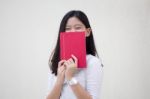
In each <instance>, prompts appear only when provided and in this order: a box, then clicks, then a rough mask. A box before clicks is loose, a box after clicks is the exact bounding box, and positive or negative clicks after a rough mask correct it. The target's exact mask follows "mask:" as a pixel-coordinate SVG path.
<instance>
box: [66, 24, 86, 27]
mask: <svg viewBox="0 0 150 99" xmlns="http://www.w3.org/2000/svg"><path fill="white" fill-rule="evenodd" d="M74 26H83V25H82V24H75V25H74ZM66 27H71V26H70V25H66Z"/></svg>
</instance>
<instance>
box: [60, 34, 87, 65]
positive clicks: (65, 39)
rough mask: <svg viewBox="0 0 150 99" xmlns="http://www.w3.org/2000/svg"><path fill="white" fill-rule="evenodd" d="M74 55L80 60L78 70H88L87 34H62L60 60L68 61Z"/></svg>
mask: <svg viewBox="0 0 150 99" xmlns="http://www.w3.org/2000/svg"><path fill="white" fill-rule="evenodd" d="M71 54H73V55H74V56H75V57H77V59H78V68H86V39H85V32H61V33H60V58H61V60H62V59H65V60H68V59H69V58H72V57H71Z"/></svg>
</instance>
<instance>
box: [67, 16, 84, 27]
mask: <svg viewBox="0 0 150 99" xmlns="http://www.w3.org/2000/svg"><path fill="white" fill-rule="evenodd" d="M73 25H84V24H83V23H82V22H81V21H80V20H79V19H78V18H76V17H71V18H69V19H68V21H67V24H66V26H73Z"/></svg>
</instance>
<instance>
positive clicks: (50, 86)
mask: <svg viewBox="0 0 150 99" xmlns="http://www.w3.org/2000/svg"><path fill="white" fill-rule="evenodd" d="M55 78H56V77H55V75H54V74H52V72H51V71H50V72H48V88H47V95H48V93H50V92H51V90H52V89H53V87H54V84H55Z"/></svg>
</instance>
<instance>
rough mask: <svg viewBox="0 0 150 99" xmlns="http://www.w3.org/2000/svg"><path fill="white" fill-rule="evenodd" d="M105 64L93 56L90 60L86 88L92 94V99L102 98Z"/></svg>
mask: <svg viewBox="0 0 150 99" xmlns="http://www.w3.org/2000/svg"><path fill="white" fill-rule="evenodd" d="M102 77H103V66H102V63H101V60H100V59H98V58H97V57H94V56H93V57H92V58H91V59H90V60H88V64H87V70H86V90H87V91H88V92H89V94H90V95H91V96H92V99H100V97H101V88H102Z"/></svg>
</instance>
